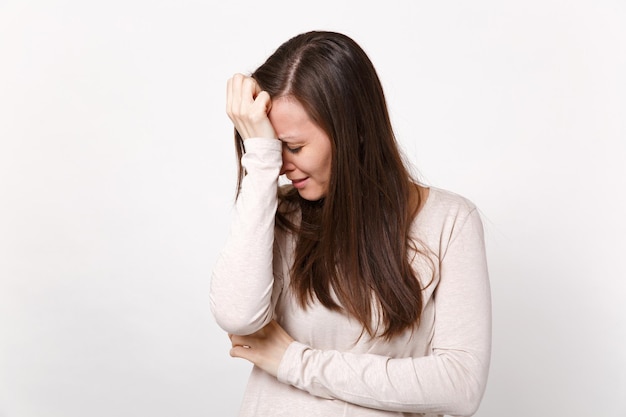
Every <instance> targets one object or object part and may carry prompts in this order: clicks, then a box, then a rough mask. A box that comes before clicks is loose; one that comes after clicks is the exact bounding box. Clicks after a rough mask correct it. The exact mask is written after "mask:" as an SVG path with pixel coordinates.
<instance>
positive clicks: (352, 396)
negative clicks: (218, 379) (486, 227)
mask: <svg viewBox="0 0 626 417" xmlns="http://www.w3.org/2000/svg"><path fill="white" fill-rule="evenodd" d="M245 147H246V153H245V155H244V156H243V158H242V165H243V166H244V168H245V170H246V176H245V177H244V179H243V181H242V188H241V193H240V195H239V199H238V200H237V203H236V205H235V213H234V218H233V223H232V225H231V232H230V235H229V238H228V239H227V243H226V245H225V247H224V248H223V250H222V252H221V253H220V256H219V257H218V260H217V262H216V265H215V267H214V270H213V275H212V280H211V291H210V304H211V310H212V312H213V314H214V316H215V319H216V321H217V323H218V324H219V325H220V326H221V327H222V328H223V329H224V330H225V331H227V332H229V333H233V334H250V333H253V332H255V331H257V330H259V329H261V328H262V327H263V326H264V325H266V324H267V323H268V322H269V321H270V320H272V319H276V320H277V321H278V322H279V323H280V324H281V325H282V326H283V327H284V328H285V330H286V331H287V332H288V333H289V334H290V335H291V336H292V337H293V338H294V339H295V340H297V342H293V343H292V344H291V345H290V346H289V348H288V349H287V351H286V353H285V355H284V357H283V359H282V361H281V363H280V367H279V370H278V378H274V377H272V376H270V375H269V374H266V373H265V372H263V371H262V370H260V369H258V368H256V367H255V368H253V370H252V373H251V375H250V379H249V382H248V386H247V388H246V392H245V395H244V401H243V404H242V406H241V412H240V416H242V417H249V416H250V417H251V416H255V417H280V416H289V417H309V416H310V417H313V416H315V417H319V416H333V417H334V416H344V417H357V416H358V417H368V416H417V415H425V416H442V415H454V416H457V415H458V416H469V415H472V414H473V413H474V412H475V411H476V409H477V408H478V406H479V404H480V401H481V399H482V396H483V393H484V390H485V385H486V382H487V374H488V370H489V361H490V348H491V298H490V289H489V278H488V271H487V262H486V258H485V245H484V238H483V228H482V223H481V220H480V216H479V214H478V212H477V209H476V207H475V206H474V205H473V204H472V203H471V202H470V201H468V200H467V199H465V198H463V197H461V196H459V195H456V194H454V193H451V192H448V191H444V190H441V189H438V188H434V187H431V188H430V192H429V195H428V198H427V200H426V202H425V203H424V206H423V207H422V209H421V210H420V212H419V213H418V215H417V217H416V218H415V220H414V222H413V225H412V233H413V235H414V236H415V237H416V239H417V241H419V242H422V244H423V245H425V246H426V247H427V248H428V249H429V250H430V251H431V252H432V256H433V262H432V263H429V262H427V261H425V259H424V258H423V257H420V256H416V257H415V258H413V259H414V260H413V266H414V268H415V269H416V270H417V272H418V275H419V276H420V277H421V279H422V287H425V290H424V291H423V295H422V297H423V301H424V308H423V312H422V316H421V320H420V325H419V327H418V328H417V330H415V331H413V332H411V331H406V332H405V333H403V334H402V335H400V336H397V337H395V338H393V339H392V340H391V341H385V340H383V339H381V338H370V337H368V336H367V334H365V335H364V336H362V337H361V338H359V335H361V333H362V327H361V325H360V324H359V323H358V321H356V320H355V319H353V318H350V317H349V316H347V315H345V314H342V313H341V312H334V311H330V310H328V309H327V308H325V307H323V306H322V305H321V304H319V303H316V304H313V305H311V306H310V307H308V308H307V309H302V308H301V307H300V305H299V304H298V302H297V301H296V298H295V297H294V296H293V294H291V290H290V288H289V269H290V266H291V263H292V261H293V251H294V245H295V240H294V237H293V236H292V235H291V234H289V233H287V232H284V231H280V230H278V229H275V227H274V226H275V225H274V216H275V213H276V209H277V204H278V203H277V187H278V176H279V171H280V166H281V162H282V161H281V152H282V149H281V142H280V141H278V140H275V139H259V138H252V139H246V141H245ZM433 269H434V271H433ZM433 273H434V275H433ZM431 277H433V278H432V281H431Z"/></svg>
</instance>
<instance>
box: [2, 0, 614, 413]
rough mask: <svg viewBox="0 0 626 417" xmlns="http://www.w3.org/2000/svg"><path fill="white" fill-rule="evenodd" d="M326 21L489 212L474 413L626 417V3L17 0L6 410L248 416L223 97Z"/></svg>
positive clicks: (7, 191) (7, 206) (7, 156)
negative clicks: (222, 292)
mask: <svg viewBox="0 0 626 417" xmlns="http://www.w3.org/2000/svg"><path fill="white" fill-rule="evenodd" d="M310 29H329V30H337V31H341V32H344V33H346V34H348V35H350V36H352V37H353V38H354V39H355V40H356V41H357V42H359V43H360V44H361V45H362V46H363V48H364V49H365V50H366V51H367V53H368V54H369V55H370V57H371V59H372V60H373V62H374V64H375V66H376V67H377V69H378V70H379V75H380V77H381V79H382V80H383V84H384V86H385V89H386V93H387V98H388V101H389V106H390V109H391V112H392V118H393V122H394V124H395V126H396V129H397V134H398V137H399V139H400V141H401V143H402V146H403V148H404V150H405V152H406V153H407V155H408V156H409V158H410V159H411V160H412V161H413V162H414V163H415V165H416V166H417V168H418V170H419V172H420V173H421V175H422V179H423V181H424V182H425V183H426V184H429V185H433V186H437V187H441V188H446V189H449V190H452V191H455V192H457V193H460V194H462V195H465V196H466V197H468V198H470V199H471V200H473V201H474V202H475V203H476V204H477V205H478V206H479V207H480V209H481V211H482V214H483V216H484V222H485V230H486V237H487V249H488V255H489V267H490V274H491V282H492V292H493V305H494V339H493V359H492V368H491V374H490V379H489V385H488V388H487V392H486V394H485V398H484V401H483V403H482V406H481V408H480V410H479V412H478V414H477V415H478V416H482V417H501V416H508V417H517V416H520V417H521V416H576V417H587V416H602V417H610V416H615V417H617V416H620V417H624V416H626V400H625V398H626V307H624V300H625V299H626V284H625V283H624V281H625V279H626V266H625V260H624V259H625V258H626V240H625V235H626V220H625V215H626V202H625V200H626V197H625V195H624V190H625V189H626V169H625V168H624V164H625V163H626V151H625V150H624V149H625V147H626V127H625V120H626V81H625V76H624V74H626V5H625V3H624V2H622V1H618V0H614V1H610V0H575V1H557V0H529V1H516V2H512V1H496V0H493V1H487V0H477V1H473V2H468V1H432V2H422V1H419V2H418V1H416V2H409V1H405V2H400V1H393V0H391V1H385V2H380V3H374V2H361V1H353V2H340V1H337V0H332V1H329V0H320V1H316V2H302V3H300V2H294V1H229V2H226V1H223V2H220V3H217V4H216V3H215V2H211V1H192V0H178V1H174V0H170V1H165V0H164V1H148V0H124V1H121V0H112V1H106V2H86V1H79V0H66V1H62V0H55V1H11V0H0V355H1V356H0V416H1V417H85V416H89V417H99V416H107V417H110V416H116V417H126V416H151V417H160V416H164V417H165V416H168V417H170V416H185V417H196V416H197V417H200V416H220V417H221V416H225V417H227V416H235V415H236V411H237V409H238V405H239V401H240V399H241V395H242V391H243V388H244V385H245V381H246V377H247V373H248V371H249V369H250V368H249V366H248V365H247V363H244V362H242V361H241V360H236V359H231V358H230V357H229V356H228V347H229V345H228V341H227V338H226V336H225V335H224V333H223V332H222V331H221V330H220V329H219V328H218V327H217V326H216V325H215V324H214V322H213V319H212V316H211V314H210V312H209V307H208V302H207V294H208V287H209V279H210V271H211V267H212V265H213V262H214V260H215V257H216V254H217V251H218V250H219V248H220V247H221V245H222V243H223V241H224V239H225V236H226V232H227V226H228V219H229V215H230V209H231V204H232V198H233V195H234V186H235V154H234V149H233V146H232V126H231V125H230V124H229V121H228V118H227V117H226V115H225V113H224V96H225V82H226V79H227V78H228V77H229V76H230V75H231V74H232V73H234V72H249V71H251V70H253V69H254V68H256V67H257V66H258V65H259V64H260V63H261V62H262V60H263V59H264V58H265V57H266V56H267V55H269V54H270V53H271V52H272V51H273V50H274V49H275V48H276V47H277V46H278V45H279V44H280V43H282V42H283V41H285V40H286V39H287V38H289V37H291V36H293V35H295V34H297V33H300V32H303V31H307V30H310Z"/></svg>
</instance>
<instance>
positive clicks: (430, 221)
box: [412, 187, 482, 246]
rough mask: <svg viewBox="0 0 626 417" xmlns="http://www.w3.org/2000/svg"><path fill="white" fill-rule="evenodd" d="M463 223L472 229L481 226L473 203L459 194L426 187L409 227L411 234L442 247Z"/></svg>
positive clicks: (457, 231)
mask: <svg viewBox="0 0 626 417" xmlns="http://www.w3.org/2000/svg"><path fill="white" fill-rule="evenodd" d="M467 225H469V227H470V229H473V230H477V229H480V228H482V222H481V219H480V215H479V212H478V209H477V206H476V205H475V204H474V203H473V202H472V201H471V200H469V199H468V198H466V197H464V196H462V195H460V194H457V193H455V192H452V191H448V190H444V189H441V188H436V187H430V189H429V193H428V198H427V199H426V202H425V203H424V206H423V207H422V209H421V210H420V211H419V213H418V214H417V216H416V217H415V220H414V222H413V227H412V230H413V233H415V235H414V236H418V237H420V239H421V240H423V241H427V242H429V243H430V246H440V245H444V246H445V245H447V243H448V242H450V240H451V239H453V238H454V236H456V235H458V234H459V233H461V231H462V230H463V229H465V228H466V227H467Z"/></svg>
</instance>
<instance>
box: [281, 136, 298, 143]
mask: <svg viewBox="0 0 626 417" xmlns="http://www.w3.org/2000/svg"><path fill="white" fill-rule="evenodd" d="M278 140H279V141H281V142H288V141H290V140H296V137H295V136H281V137H279V138H278Z"/></svg>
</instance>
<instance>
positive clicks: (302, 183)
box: [291, 177, 309, 188]
mask: <svg viewBox="0 0 626 417" xmlns="http://www.w3.org/2000/svg"><path fill="white" fill-rule="evenodd" d="M308 179H309V177H306V178H300V179H293V180H291V185H293V186H294V187H295V188H302V187H304V186H305V185H306V181H307V180H308Z"/></svg>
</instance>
